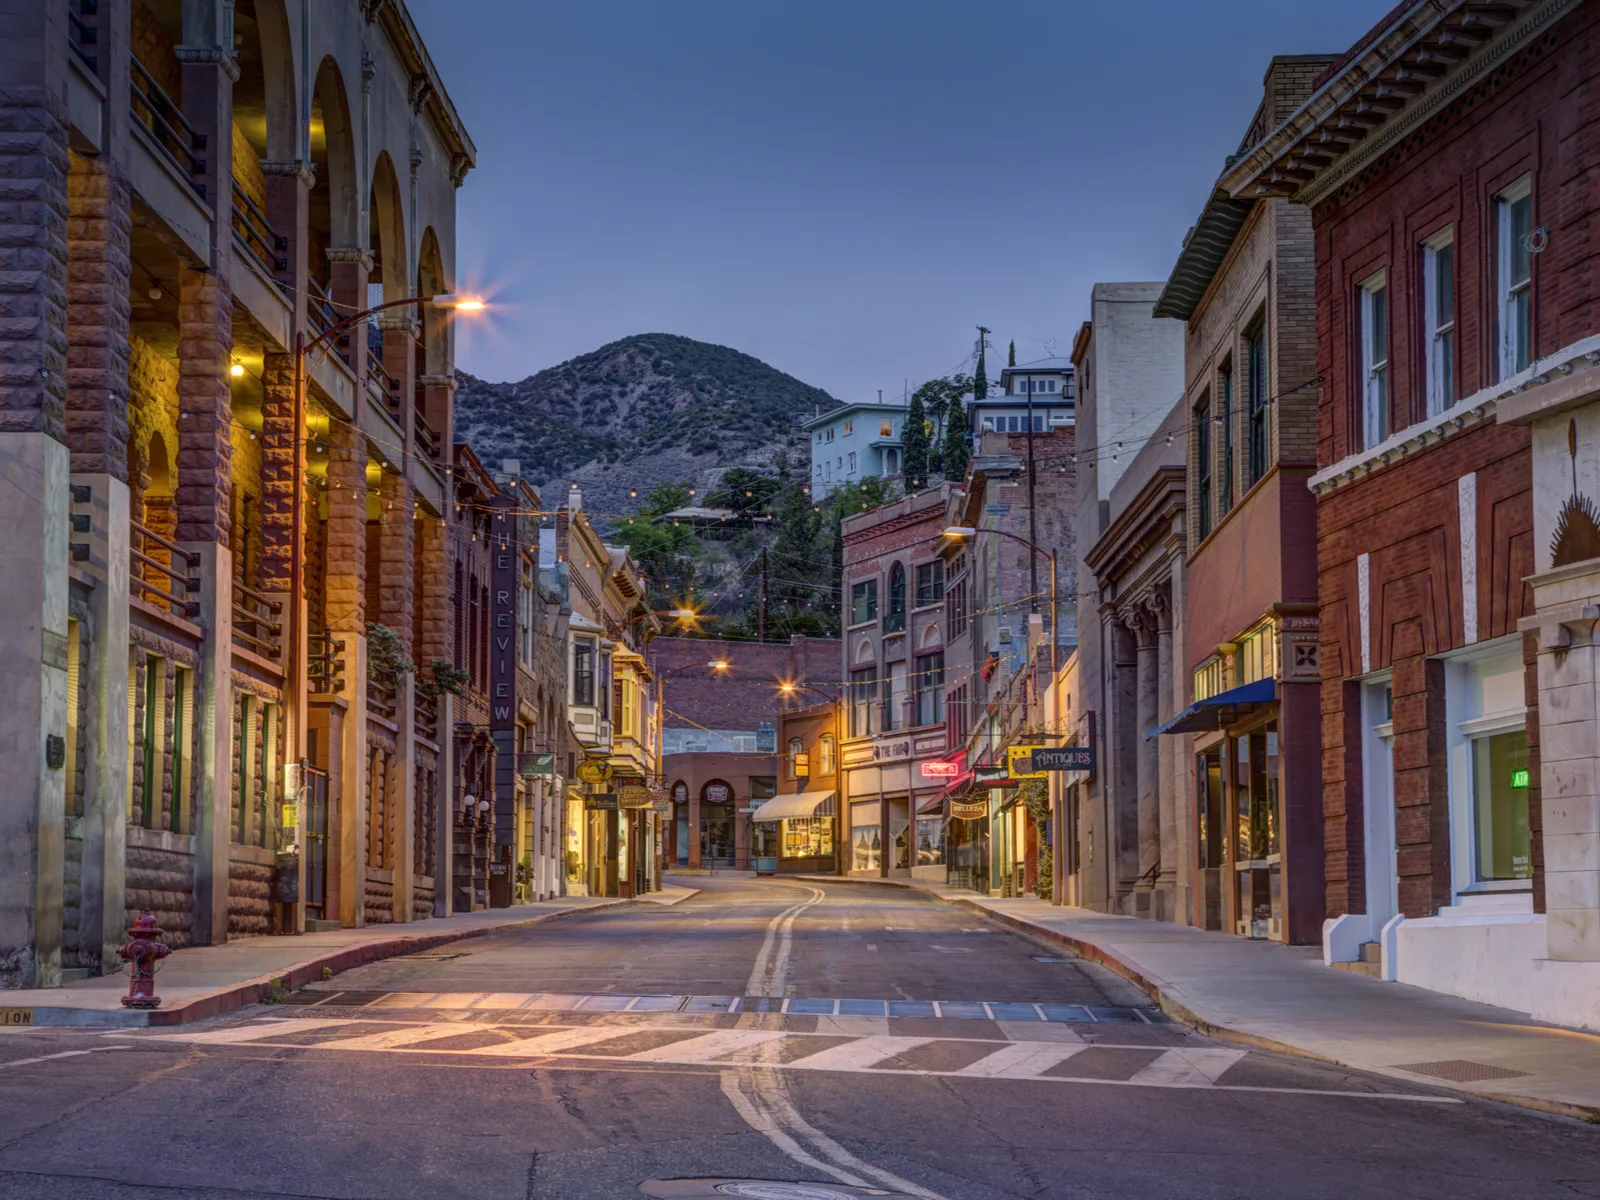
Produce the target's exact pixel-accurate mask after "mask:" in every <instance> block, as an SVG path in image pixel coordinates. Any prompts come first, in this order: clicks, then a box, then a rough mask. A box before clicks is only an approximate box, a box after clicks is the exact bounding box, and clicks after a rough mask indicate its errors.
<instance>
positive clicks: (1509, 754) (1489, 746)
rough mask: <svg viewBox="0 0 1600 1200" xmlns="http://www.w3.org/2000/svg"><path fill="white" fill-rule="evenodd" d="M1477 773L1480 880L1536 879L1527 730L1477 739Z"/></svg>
mask: <svg viewBox="0 0 1600 1200" xmlns="http://www.w3.org/2000/svg"><path fill="white" fill-rule="evenodd" d="M1472 775H1473V779H1472V807H1473V814H1472V817H1473V820H1472V824H1473V831H1474V835H1475V838H1476V841H1477V856H1476V857H1477V871H1478V881H1479V882H1483V883H1487V882H1493V881H1498V880H1512V879H1532V878H1533V845H1532V835H1531V833H1530V831H1529V828H1528V735H1527V733H1526V732H1525V731H1523V730H1521V729H1517V730H1512V731H1510V732H1507V733H1497V734H1492V735H1490V736H1489V737H1481V738H1477V739H1475V740H1474V741H1473V743H1472Z"/></svg>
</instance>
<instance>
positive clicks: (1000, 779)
mask: <svg viewBox="0 0 1600 1200" xmlns="http://www.w3.org/2000/svg"><path fill="white" fill-rule="evenodd" d="M972 782H973V783H975V784H977V785H978V786H979V787H1016V786H1017V781H1016V779H1015V778H1014V777H1013V776H1012V774H1011V768H1010V767H973V768H972Z"/></svg>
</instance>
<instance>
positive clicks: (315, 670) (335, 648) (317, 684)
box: [306, 630, 344, 696]
mask: <svg viewBox="0 0 1600 1200" xmlns="http://www.w3.org/2000/svg"><path fill="white" fill-rule="evenodd" d="M343 656H344V639H343V638H336V637H334V636H333V635H332V634H331V633H329V632H328V631H327V630H323V631H322V632H321V633H316V634H313V635H312V636H311V645H310V648H309V650H308V652H307V655H306V679H307V680H308V681H309V683H310V684H311V689H312V690H313V691H314V692H317V693H319V694H321V695H324V696H336V695H338V694H339V693H340V692H342V691H344V657H343Z"/></svg>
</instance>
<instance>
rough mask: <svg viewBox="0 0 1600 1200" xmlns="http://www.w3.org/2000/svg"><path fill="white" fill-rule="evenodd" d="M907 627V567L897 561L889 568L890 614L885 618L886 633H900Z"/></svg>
mask: <svg viewBox="0 0 1600 1200" xmlns="http://www.w3.org/2000/svg"><path fill="white" fill-rule="evenodd" d="M905 627H906V568H905V564H904V563H895V564H894V566H892V567H890V568H889V614H888V616H886V617H885V618H884V621H883V631H884V632H885V633H899V632H900V631H901V630H902V629H904V628H905Z"/></svg>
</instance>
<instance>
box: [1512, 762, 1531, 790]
mask: <svg viewBox="0 0 1600 1200" xmlns="http://www.w3.org/2000/svg"><path fill="white" fill-rule="evenodd" d="M1511 786H1512V787H1514V788H1525V787H1527V786H1528V769H1527V768H1526V767H1524V768H1523V769H1522V770H1520V771H1513V772H1511Z"/></svg>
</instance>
